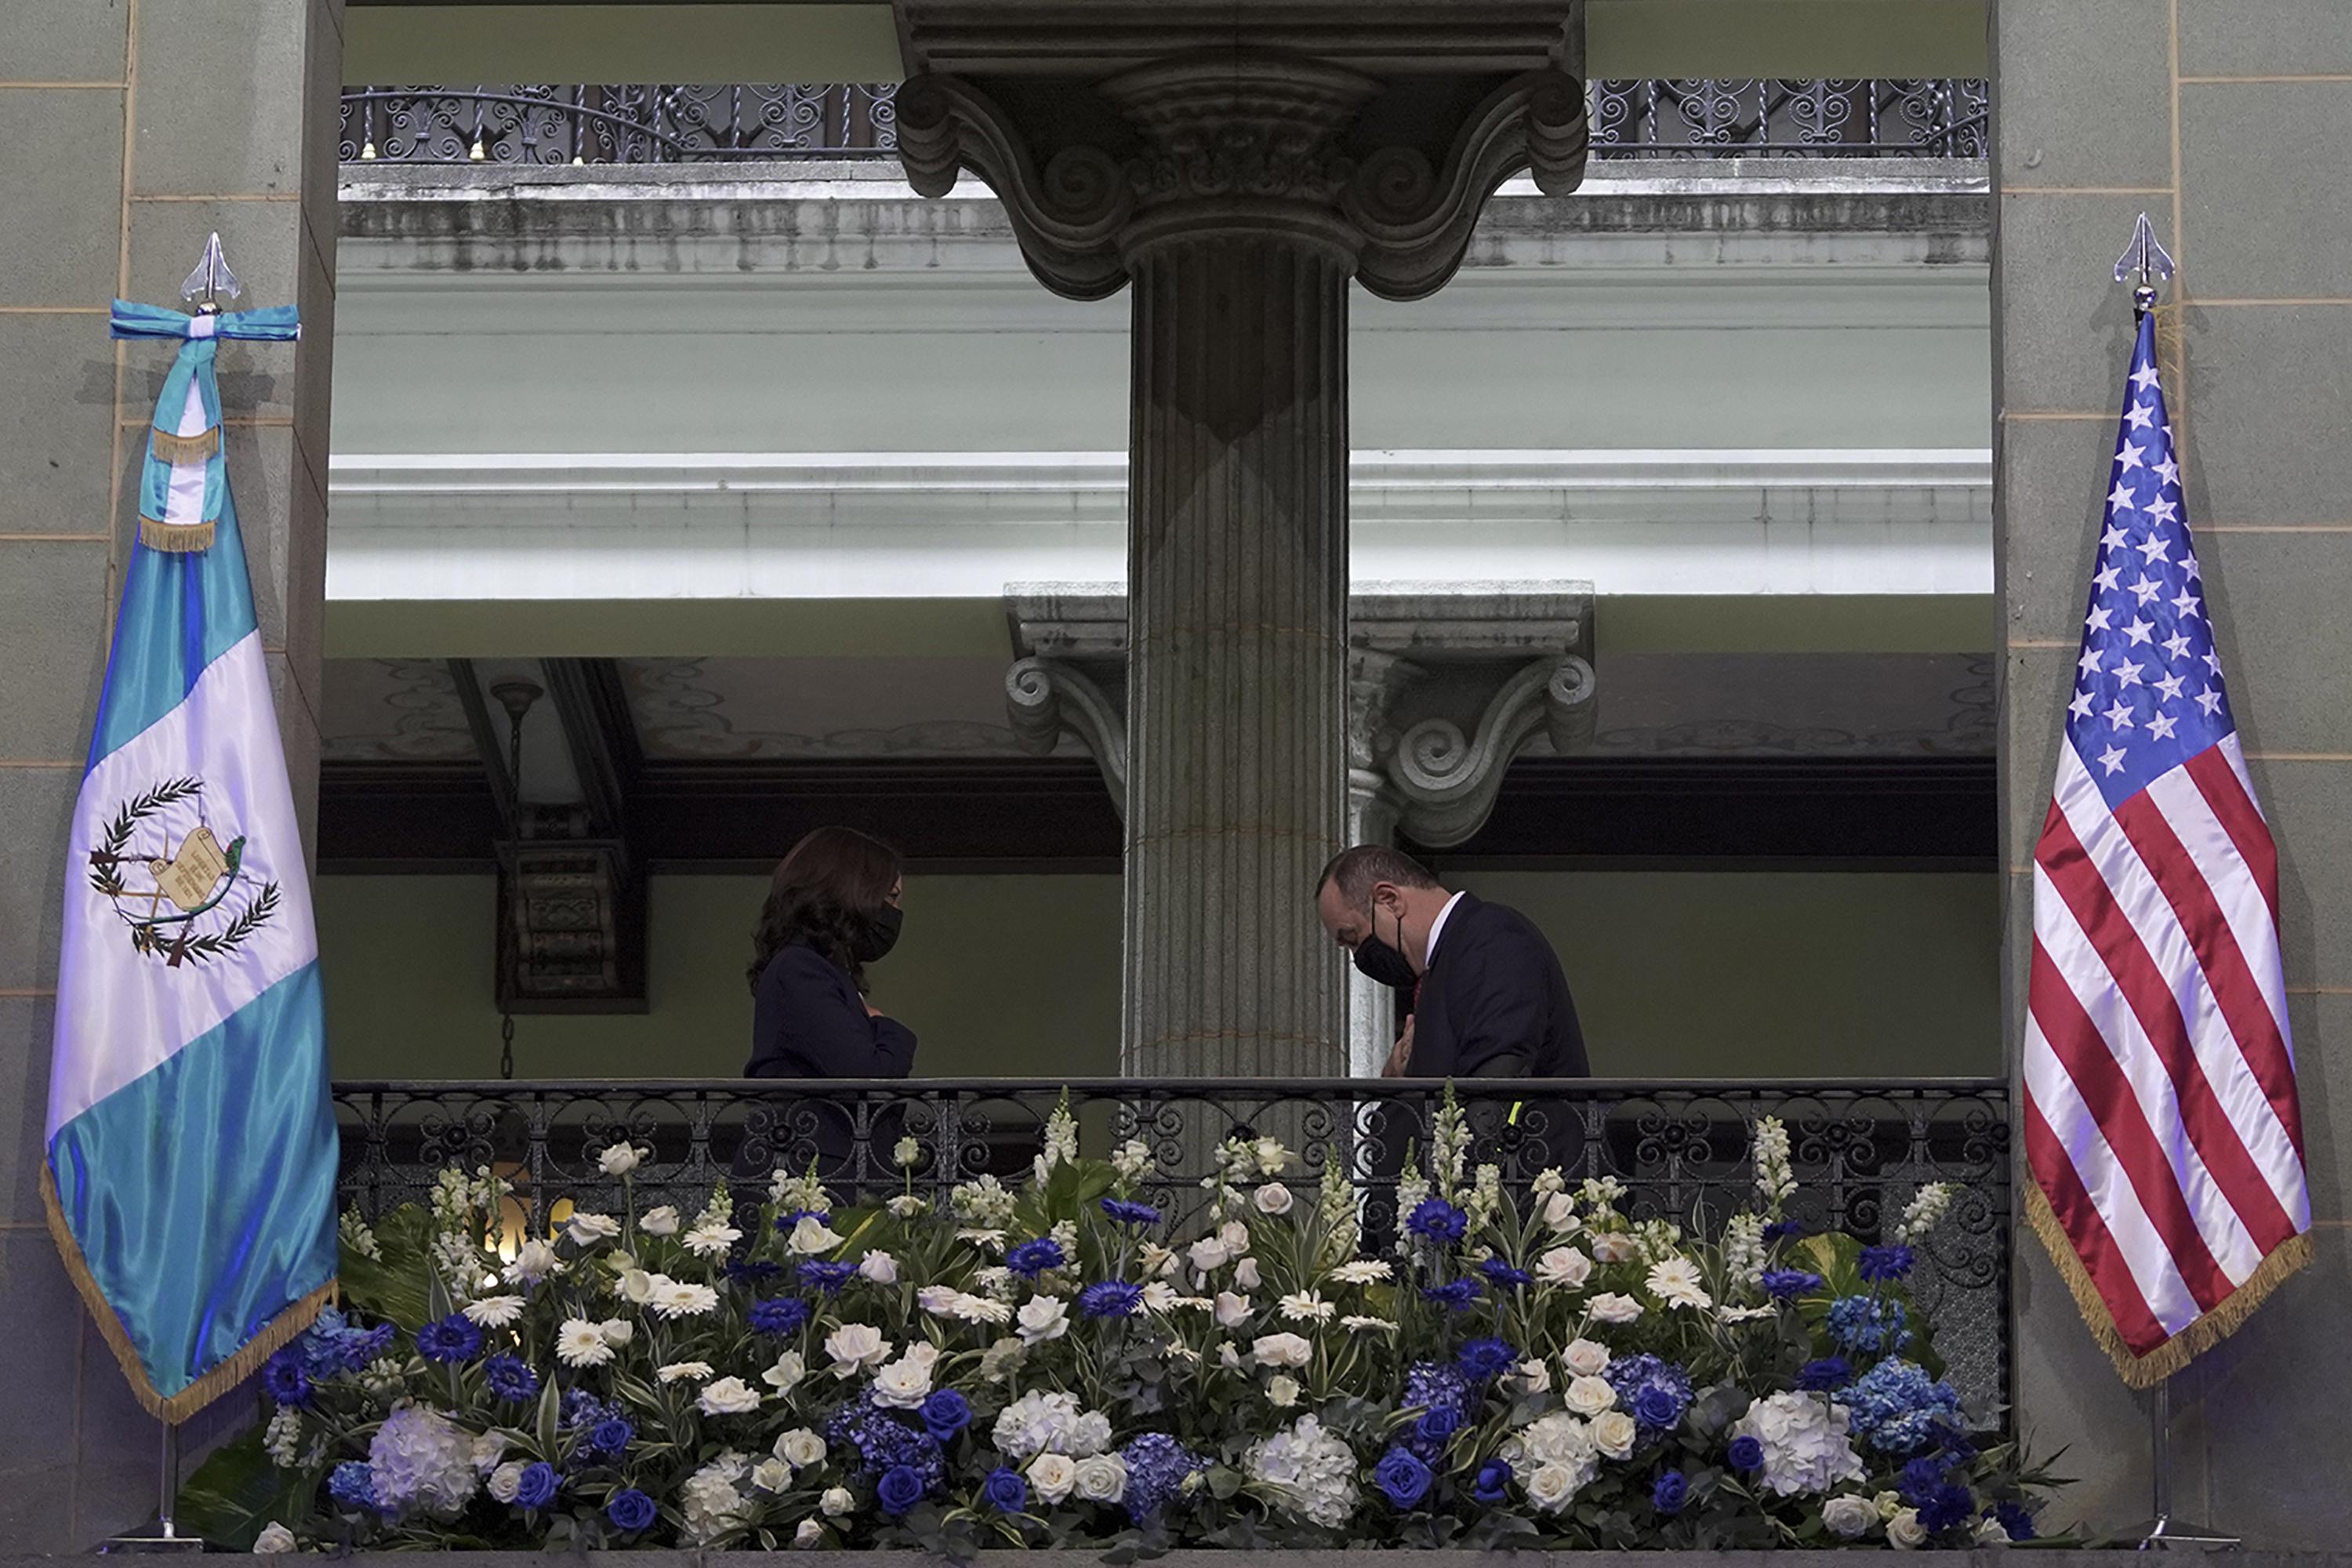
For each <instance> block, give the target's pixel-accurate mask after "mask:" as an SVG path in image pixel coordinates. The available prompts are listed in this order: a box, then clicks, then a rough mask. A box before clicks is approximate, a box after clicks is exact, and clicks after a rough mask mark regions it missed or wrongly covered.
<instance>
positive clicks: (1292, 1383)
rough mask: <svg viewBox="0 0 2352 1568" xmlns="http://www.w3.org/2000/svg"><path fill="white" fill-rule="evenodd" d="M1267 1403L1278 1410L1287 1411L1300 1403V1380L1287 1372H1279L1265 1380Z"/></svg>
mask: <svg viewBox="0 0 2352 1568" xmlns="http://www.w3.org/2000/svg"><path fill="white" fill-rule="evenodd" d="M1265 1402H1266V1403H1267V1404H1268V1405H1273V1406H1274V1407H1275V1408H1276V1410H1287V1409H1289V1408H1290V1407H1291V1406H1292V1405H1296V1404H1297V1403H1298V1380H1297V1378H1295V1377H1293V1376H1291V1375H1290V1374H1289V1373H1286V1372H1277V1373H1275V1374H1274V1375H1273V1376H1272V1377H1269V1378H1267V1379H1266V1380H1265Z"/></svg>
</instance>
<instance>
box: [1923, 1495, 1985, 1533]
mask: <svg viewBox="0 0 2352 1568" xmlns="http://www.w3.org/2000/svg"><path fill="white" fill-rule="evenodd" d="M1976 1511H1977V1500H1976V1499H1975V1498H1973V1497H1971V1496H1970V1495H1969V1489H1968V1488H1966V1487H1964V1486H1958V1485H1952V1484H1947V1485H1944V1486H1940V1487H1937V1489H1936V1494H1935V1496H1933V1497H1931V1498H1929V1499H1928V1500H1927V1501H1926V1502H1923V1503H1921V1504H1920V1505H1919V1528H1920V1529H1922V1530H1924V1531H1927V1533H1928V1534H1930V1535H1939V1534H1941V1533H1942V1532H1943V1531H1947V1530H1949V1529H1951V1528H1952V1527H1953V1526H1954V1525H1956V1524H1965V1523H1967V1522H1968V1521H1969V1520H1970V1519H1972V1518H1974V1517H1975V1516H1976Z"/></svg>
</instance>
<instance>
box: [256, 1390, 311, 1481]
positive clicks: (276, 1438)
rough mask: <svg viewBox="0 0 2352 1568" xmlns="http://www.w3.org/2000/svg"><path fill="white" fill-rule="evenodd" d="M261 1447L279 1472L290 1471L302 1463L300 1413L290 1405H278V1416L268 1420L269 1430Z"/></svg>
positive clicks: (263, 1437) (263, 1438) (264, 1435)
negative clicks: (265, 1449) (265, 1450)
mask: <svg viewBox="0 0 2352 1568" xmlns="http://www.w3.org/2000/svg"><path fill="white" fill-rule="evenodd" d="M262 1446H263V1447H266V1448H268V1450H269V1462H270V1463H271V1464H273V1465H276V1466H277V1467H278V1468H279V1469H281V1470H290V1469H292V1468H294V1467H295V1466H297V1465H299V1464H300V1463H301V1462H302V1413H301V1412H300V1411H299V1410H296V1409H294V1408H292V1407H291V1406H290V1405H280V1406H278V1414H277V1415H272V1416H271V1417H270V1418H269V1430H268V1432H266V1433H265V1434H263V1436H262Z"/></svg>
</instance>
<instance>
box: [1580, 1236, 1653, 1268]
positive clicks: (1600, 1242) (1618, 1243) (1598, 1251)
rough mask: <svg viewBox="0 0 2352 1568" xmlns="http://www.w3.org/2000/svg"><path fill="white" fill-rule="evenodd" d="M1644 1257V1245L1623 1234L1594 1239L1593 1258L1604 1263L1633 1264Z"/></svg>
mask: <svg viewBox="0 0 2352 1568" xmlns="http://www.w3.org/2000/svg"><path fill="white" fill-rule="evenodd" d="M1641 1255H1642V1244H1641V1243H1640V1242H1638V1241H1635V1240H1634V1239H1633V1237H1630V1236H1626V1235H1624V1234H1622V1232H1617V1231H1612V1232H1610V1233H1609V1234H1608V1235H1606V1236H1596V1237H1593V1238H1592V1256H1593V1258H1595V1259H1596V1260H1598V1261H1600V1262H1602V1263H1631V1262H1633V1259H1635V1258H1639V1257H1640V1256H1641Z"/></svg>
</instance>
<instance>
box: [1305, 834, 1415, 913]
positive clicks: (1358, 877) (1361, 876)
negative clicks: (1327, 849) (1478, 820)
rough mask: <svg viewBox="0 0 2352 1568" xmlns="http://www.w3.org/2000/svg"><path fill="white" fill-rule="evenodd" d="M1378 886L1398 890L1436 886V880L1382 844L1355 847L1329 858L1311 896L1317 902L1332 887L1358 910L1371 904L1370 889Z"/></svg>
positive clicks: (1410, 860)
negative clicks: (1313, 894)
mask: <svg viewBox="0 0 2352 1568" xmlns="http://www.w3.org/2000/svg"><path fill="white" fill-rule="evenodd" d="M1382 882H1393V883H1395V884H1396V885H1397V886H1398V887H1400V888H1434V887H1437V886H1439V883H1438V880H1437V879H1436V878H1434V877H1433V876H1431V875H1430V874H1429V868H1428V867H1426V866H1423V864H1422V863H1421V862H1420V861H1418V860H1416V859H1414V858H1412V856H1410V855H1408V854H1406V853H1405V852H1404V851H1403V850H1402V849H1391V848H1390V847H1388V846H1387V845H1385V844H1359V845H1357V846H1356V847H1354V848H1352V849H1342V850H1340V851H1339V853H1338V854H1337V855H1334V856H1332V857H1331V863H1330V864H1329V865H1328V866H1326V867H1324V868H1323V875H1322V876H1320V877H1318V878H1317V879H1315V896H1316V897H1317V898H1318V899H1319V898H1321V897H1322V896H1323V889H1326V888H1328V887H1330V886H1332V885H1333V884H1335V883H1336V884H1337V885H1338V886H1339V896H1340V897H1341V898H1343V899H1345V900H1348V904H1349V908H1351V909H1359V910H1360V909H1362V908H1363V907H1364V906H1365V905H1367V904H1369V903H1370V902H1371V901H1372V889H1373V888H1374V887H1376V886H1378V885H1379V884H1380V883H1382Z"/></svg>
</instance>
